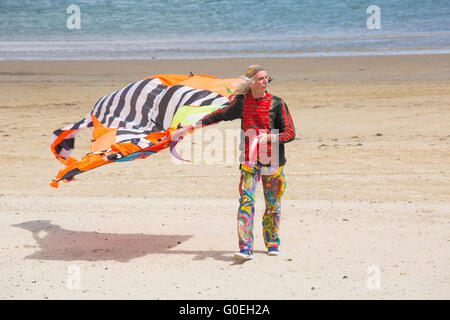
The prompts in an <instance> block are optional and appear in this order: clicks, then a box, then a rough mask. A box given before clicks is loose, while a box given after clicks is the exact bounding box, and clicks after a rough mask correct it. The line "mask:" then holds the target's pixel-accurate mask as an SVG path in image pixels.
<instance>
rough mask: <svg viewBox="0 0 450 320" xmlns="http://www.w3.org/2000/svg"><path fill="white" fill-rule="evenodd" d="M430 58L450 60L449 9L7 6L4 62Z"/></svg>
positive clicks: (389, 4) (445, 3) (360, 3)
mask: <svg viewBox="0 0 450 320" xmlns="http://www.w3.org/2000/svg"><path fill="white" fill-rule="evenodd" d="M374 6H376V7H374ZM374 8H375V9H374ZM368 9H370V10H368ZM368 20H369V21H368ZM423 53H450V1H449V0H429V1H415V0H404V1H399V0H378V1H375V0H353V1H352V0H342V1H332V0H304V1H296V0H280V1H274V0H272V1H270V0H258V1H257V0H210V1H198V0H182V1H181V0H159V1H142V0H141V1H137V0H120V1H107V0H91V1H88V0H68V1H66V0H37V1H36V0H35V1H30V0H26V1H25V0H23V1H21V0H0V60H91V59H182V58H220V57H295V56H339V55H386V54H423Z"/></svg>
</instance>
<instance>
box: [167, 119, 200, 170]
mask: <svg viewBox="0 0 450 320" xmlns="http://www.w3.org/2000/svg"><path fill="white" fill-rule="evenodd" d="M193 129H194V126H190V127H187V130H186V131H185V132H183V134H181V135H179V136H177V135H175V137H174V138H172V140H171V142H170V153H171V154H172V155H173V156H174V157H175V158H177V159H178V160H181V161H185V162H191V160H186V159H183V158H182V157H180V155H179V154H178V152H177V150H175V146H176V145H177V144H178V142H180V141H181V140H183V137H184V135H185V134H187V133H188V132H189V131H191V130H193Z"/></svg>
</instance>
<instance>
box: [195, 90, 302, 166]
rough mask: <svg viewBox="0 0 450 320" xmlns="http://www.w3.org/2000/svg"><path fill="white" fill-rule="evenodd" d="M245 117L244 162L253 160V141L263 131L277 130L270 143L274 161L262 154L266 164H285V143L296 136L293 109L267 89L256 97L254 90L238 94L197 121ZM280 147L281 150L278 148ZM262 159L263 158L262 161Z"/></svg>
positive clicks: (270, 152) (202, 122)
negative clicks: (251, 153) (229, 102)
mask: <svg viewBox="0 0 450 320" xmlns="http://www.w3.org/2000/svg"><path fill="white" fill-rule="evenodd" d="M235 119H241V120H242V121H241V129H242V131H241V146H240V149H241V151H242V153H241V162H244V161H246V162H247V161H249V149H250V142H251V140H252V137H253V136H254V135H258V134H260V133H262V132H265V133H272V134H276V136H277V140H276V141H275V142H272V143H269V144H268V151H267V156H269V157H270V158H271V161H270V163H267V162H266V160H264V159H261V158H258V163H259V164H263V165H268V164H270V165H273V166H281V165H284V164H285V163H286V158H285V155H284V144H285V143H287V142H290V141H292V140H294V138H295V127H294V123H293V122H292V117H291V114H290V113H289V109H288V107H287V106H286V104H285V103H284V101H283V100H282V99H281V98H278V97H276V96H272V95H271V94H270V93H266V95H265V96H264V97H263V98H260V99H255V98H253V96H252V93H251V92H249V93H247V94H246V95H238V96H236V97H235V98H234V99H233V101H232V102H231V104H230V105H229V106H228V107H225V108H222V109H219V110H217V111H215V112H213V113H211V114H210V115H208V116H206V117H204V118H203V119H201V120H200V121H199V122H198V123H197V125H201V126H207V125H210V124H214V123H217V122H220V121H230V120H235ZM276 150H278V152H276ZM261 161H262V162H261Z"/></svg>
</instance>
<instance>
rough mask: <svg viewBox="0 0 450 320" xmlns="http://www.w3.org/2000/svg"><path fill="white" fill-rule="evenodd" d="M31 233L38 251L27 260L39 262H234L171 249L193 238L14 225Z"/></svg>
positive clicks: (226, 255)
mask: <svg viewBox="0 0 450 320" xmlns="http://www.w3.org/2000/svg"><path fill="white" fill-rule="evenodd" d="M12 226H13V227H18V228H22V229H25V230H28V231H30V232H31V233H32V235H33V238H34V239H35V241H36V243H37V245H36V246H29V247H35V248H38V249H39V250H38V251H36V252H34V253H33V254H31V255H29V256H27V257H26V259H36V260H61V261H72V260H85V261H100V260H115V261H119V262H128V261H130V260H132V259H136V258H139V257H143V256H146V255H148V254H186V255H194V260H203V259H205V258H213V259H216V260H221V261H229V262H232V261H233V257H232V254H231V251H214V250H205V251H200V250H199V251H188V250H172V249H173V248H174V247H176V246H178V245H179V244H181V243H183V242H184V241H186V240H188V239H190V238H192V237H193V236H192V235H154V234H142V233H141V234H117V233H99V232H86V231H74V230H66V229H63V228H61V227H60V226H58V225H55V224H52V223H51V222H50V220H37V221H27V222H24V223H20V224H15V225H12Z"/></svg>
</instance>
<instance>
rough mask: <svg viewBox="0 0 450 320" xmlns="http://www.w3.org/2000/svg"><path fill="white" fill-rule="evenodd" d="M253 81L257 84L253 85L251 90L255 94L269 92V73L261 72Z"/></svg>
mask: <svg viewBox="0 0 450 320" xmlns="http://www.w3.org/2000/svg"><path fill="white" fill-rule="evenodd" d="M253 80H254V81H255V83H253V84H252V85H251V86H250V88H251V89H252V91H253V92H265V91H267V85H268V84H269V77H268V76H267V71H265V70H261V71H259V72H257V73H256V74H255V75H254V77H253Z"/></svg>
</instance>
